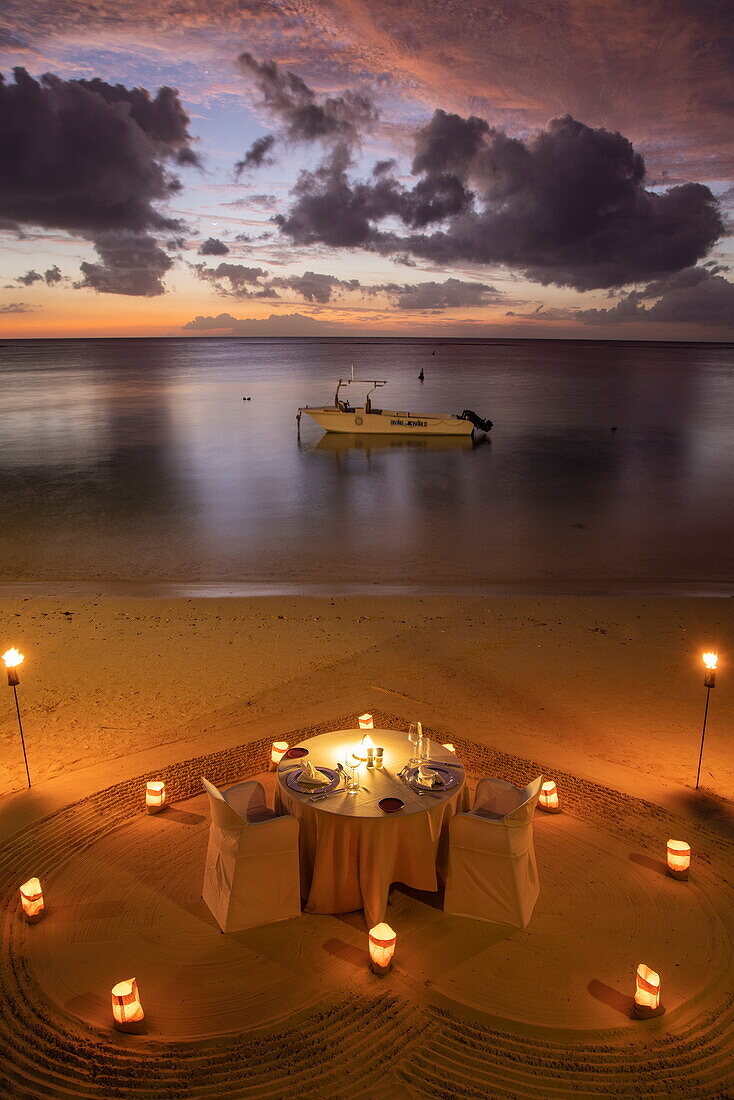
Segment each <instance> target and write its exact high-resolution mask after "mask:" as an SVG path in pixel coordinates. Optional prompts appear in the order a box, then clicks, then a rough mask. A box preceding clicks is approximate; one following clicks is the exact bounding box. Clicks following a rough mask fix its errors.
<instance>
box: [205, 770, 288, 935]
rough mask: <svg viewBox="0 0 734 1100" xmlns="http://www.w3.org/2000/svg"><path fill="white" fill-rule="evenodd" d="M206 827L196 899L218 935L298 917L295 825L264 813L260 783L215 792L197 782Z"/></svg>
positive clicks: (263, 799)
mask: <svg viewBox="0 0 734 1100" xmlns="http://www.w3.org/2000/svg"><path fill="white" fill-rule="evenodd" d="M201 781H202V783H203V784H204V787H205V789H206V793H207V794H208V795H209V806H210V808H211V815H212V823H211V828H210V829H209V845H208V847H207V852H206V864H205V868H204V887H203V890H202V897H203V898H204V901H205V902H206V904H207V905H208V906H209V908H210V909H211V911H212V914H213V915H214V918H215V920H216V922H217V924H218V925H219V927H220V928H221V929H222V931H223V932H241V931H243V930H244V929H245V928H253V927H255V925H258V924H270V923H271V922H273V921H278V920H287V919H288V918H289V917H298V916H300V913H301V896H300V879H299V863H298V822H297V821H296V819H295V817H290V816H283V817H278V815H277V814H275V813H273V811H272V810H269V809H268V807H267V804H266V802H265V792H264V791H263V789H262V786H261V784H260V783H257V782H255V781H248V782H247V783H238V784H236V786H234V787H230V788H229V789H228V790H226V791H220V790H219V789H218V788H217V787H215V786H214V784H213V783H210V782H209V781H208V779H204V777H203V776H202V779H201Z"/></svg>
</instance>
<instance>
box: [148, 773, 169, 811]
mask: <svg viewBox="0 0 734 1100" xmlns="http://www.w3.org/2000/svg"><path fill="white" fill-rule="evenodd" d="M165 804H166V784H165V783H164V782H163V780H161V779H151V780H150V782H149V783H148V784H147V785H146V788H145V808H146V810H147V811H148V813H149V814H157V813H160V811H161V810H162V809H163V807H164V806H165Z"/></svg>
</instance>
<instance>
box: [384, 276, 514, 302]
mask: <svg viewBox="0 0 734 1100" xmlns="http://www.w3.org/2000/svg"><path fill="white" fill-rule="evenodd" d="M384 290H385V292H386V293H387V294H388V297H391V298H392V299H393V301H394V302H395V304H396V305H397V306H398V308H399V309H431V310H436V309H438V310H444V309H460V308H462V307H464V308H466V307H471V306H486V305H489V304H490V303H492V302H499V301H502V300H504V295H503V294H502V292H501V291H499V290H497V288H496V287H493V286H489V285H488V284H487V283H467V282H464V281H463V280H461V279H446V280H445V282H443V283H416V284H415V285H413V286H410V285H408V284H403V285H402V286H401V285H397V286H394V287H390V286H387V287H385V288H384Z"/></svg>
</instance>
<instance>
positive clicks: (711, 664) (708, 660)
mask: <svg viewBox="0 0 734 1100" xmlns="http://www.w3.org/2000/svg"><path fill="white" fill-rule="evenodd" d="M22 659H23V658H22V657H21V660H22ZM702 659H703V663H704V665H705V666H706V668H716V665H717V664H718V661H719V655H718V653H703V654H702Z"/></svg>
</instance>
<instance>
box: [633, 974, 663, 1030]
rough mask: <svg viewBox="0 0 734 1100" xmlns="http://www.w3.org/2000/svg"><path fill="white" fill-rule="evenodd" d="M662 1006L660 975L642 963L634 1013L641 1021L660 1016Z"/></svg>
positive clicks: (637, 982) (637, 979) (637, 976)
mask: <svg viewBox="0 0 734 1100" xmlns="http://www.w3.org/2000/svg"><path fill="white" fill-rule="evenodd" d="M661 1012H662V1009H661V1006H660V975H659V974H656V973H655V971H654V970H651V969H650V967H649V966H645V964H644V963H640V965H639V966H638V967H637V975H636V988H635V1007H634V1013H635V1016H637V1017H638V1018H639V1019H645V1018H646V1017H649V1016H658V1015H660V1013H661Z"/></svg>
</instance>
